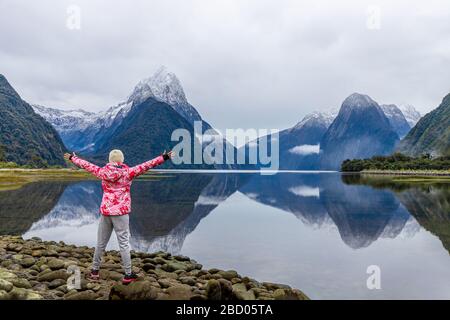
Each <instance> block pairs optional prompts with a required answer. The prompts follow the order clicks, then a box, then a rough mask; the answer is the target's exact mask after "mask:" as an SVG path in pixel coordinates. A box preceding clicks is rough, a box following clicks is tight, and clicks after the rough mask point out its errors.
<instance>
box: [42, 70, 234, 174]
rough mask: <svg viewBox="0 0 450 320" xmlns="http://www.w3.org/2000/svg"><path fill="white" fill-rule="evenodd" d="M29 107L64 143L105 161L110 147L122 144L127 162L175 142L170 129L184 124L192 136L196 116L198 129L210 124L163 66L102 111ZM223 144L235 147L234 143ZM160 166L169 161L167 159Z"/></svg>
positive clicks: (91, 158) (155, 153)
mask: <svg viewBox="0 0 450 320" xmlns="http://www.w3.org/2000/svg"><path fill="white" fill-rule="evenodd" d="M33 108H34V110H35V111H36V113H38V114H40V115H41V116H42V117H44V118H45V119H46V120H47V121H48V122H50V123H51V124H52V125H53V126H54V127H55V129H56V130H57V131H58V132H59V133H60V135H61V137H62V139H63V141H64V143H65V144H66V146H67V147H68V149H70V150H73V151H76V152H79V153H80V154H82V155H83V156H86V157H88V159H90V160H93V161H94V162H98V163H104V162H105V160H107V155H108V153H109V151H110V150H111V149H114V148H120V149H122V150H123V151H124V152H125V155H126V161H127V163H128V164H131V165H133V164H137V163H140V162H142V161H145V160H147V159H148V158H149V157H153V156H157V155H158V154H160V153H161V152H163V151H164V150H165V149H166V150H169V149H171V148H172V147H173V146H174V145H175V144H176V143H178V142H172V141H171V134H172V132H173V131H174V130H175V129H178V128H180V129H186V130H188V131H189V132H190V133H191V137H192V141H194V139H197V138H196V136H195V133H194V122H195V121H201V123H202V130H203V132H204V131H206V130H208V129H212V127H211V126H210V125H209V124H208V123H207V122H206V121H204V120H203V119H202V118H201V116H200V114H199V113H198V112H197V110H196V109H195V108H194V107H193V106H192V105H191V104H190V103H189V102H188V101H187V99H186V95H185V93H184V90H183V87H182V86H181V83H180V81H179V80H178V78H177V77H176V76H175V74H173V73H171V72H169V71H168V70H167V69H166V68H165V67H161V68H159V69H158V70H157V71H156V72H155V73H154V74H153V75H152V76H151V77H149V78H147V79H144V80H142V81H140V82H139V83H138V84H137V85H136V86H135V87H134V89H133V91H132V92H131V94H130V95H129V96H128V98H127V99H126V100H125V101H123V102H120V103H118V104H117V105H115V106H112V107H110V108H108V109H107V110H106V111H102V112H98V113H93V112H87V111H85V110H82V109H78V110H67V111H64V110H59V109H55V108H48V107H44V106H40V105H33ZM191 145H192V144H191ZM228 147H229V148H232V149H233V150H234V147H233V146H230V145H228ZM192 153H193V151H192ZM164 167H173V165H172V164H170V163H166V164H165V165H164ZM177 168H183V169H194V168H197V169H207V168H209V169H214V168H220V169H229V168H233V166H228V165H221V164H218V165H207V164H192V165H188V164H186V165H185V164H183V165H178V166H177Z"/></svg>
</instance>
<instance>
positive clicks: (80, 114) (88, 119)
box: [31, 104, 97, 133]
mask: <svg viewBox="0 0 450 320" xmlns="http://www.w3.org/2000/svg"><path fill="white" fill-rule="evenodd" d="M31 106H32V107H33V109H34V111H35V112H36V113H37V114H39V115H40V116H42V117H43V118H44V119H46V120H47V121H48V122H50V123H51V124H52V125H53V127H54V128H55V129H56V130H58V132H59V133H61V132H65V131H71V130H74V129H75V128H76V129H77V130H79V129H86V128H87V127H88V126H89V125H90V124H91V123H92V122H93V120H94V118H95V117H96V116H97V114H96V113H94V112H88V111H85V110H83V109H78V110H60V109H56V108H47V107H44V106H41V105H37V104H34V105H31Z"/></svg>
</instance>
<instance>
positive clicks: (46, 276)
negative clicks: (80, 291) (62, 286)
mask: <svg viewBox="0 0 450 320" xmlns="http://www.w3.org/2000/svg"><path fill="white" fill-rule="evenodd" d="M69 276H70V275H69V274H68V273H67V272H66V270H55V271H48V272H45V273H44V272H41V273H40V274H39V275H38V277H37V280H38V281H39V282H42V281H48V282H51V281H53V280H55V279H64V280H67V278H69Z"/></svg>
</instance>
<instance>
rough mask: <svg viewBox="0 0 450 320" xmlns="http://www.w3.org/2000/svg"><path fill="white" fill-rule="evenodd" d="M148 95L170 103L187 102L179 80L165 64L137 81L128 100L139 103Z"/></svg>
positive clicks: (181, 103)
mask: <svg viewBox="0 0 450 320" xmlns="http://www.w3.org/2000/svg"><path fill="white" fill-rule="evenodd" d="M150 97H153V98H155V99H157V100H160V101H162V102H166V103H168V104H170V105H184V104H187V99H186V95H185V93H184V90H183V87H182V86H181V82H180V80H178V78H177V76H176V75H175V74H174V73H172V72H169V70H168V69H167V67H165V66H160V67H159V68H157V69H156V71H155V72H154V73H153V75H152V76H150V77H149V78H146V79H143V80H141V81H139V83H138V84H137V85H136V87H135V88H134V90H133V92H132V94H131V95H130V96H129V98H128V101H129V102H130V101H133V102H138V103H139V102H142V101H144V100H145V99H147V98H150Z"/></svg>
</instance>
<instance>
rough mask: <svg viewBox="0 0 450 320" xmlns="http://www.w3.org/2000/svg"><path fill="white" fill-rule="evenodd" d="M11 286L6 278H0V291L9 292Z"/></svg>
mask: <svg viewBox="0 0 450 320" xmlns="http://www.w3.org/2000/svg"><path fill="white" fill-rule="evenodd" d="M12 288H13V284H12V283H11V282H9V281H7V280H4V279H0V291H2V290H3V291H6V292H9V291H11V290H12Z"/></svg>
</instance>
